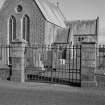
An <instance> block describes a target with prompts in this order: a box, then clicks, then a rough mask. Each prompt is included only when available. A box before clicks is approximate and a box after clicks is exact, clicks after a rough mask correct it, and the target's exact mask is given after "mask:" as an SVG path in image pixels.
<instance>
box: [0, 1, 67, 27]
mask: <svg viewBox="0 0 105 105" xmlns="http://www.w3.org/2000/svg"><path fill="white" fill-rule="evenodd" d="M5 1H7V0H0V9H1V8H2V7H3V4H4V3H5ZM34 1H35V2H36V4H37V5H38V7H39V8H40V10H41V12H42V14H43V15H44V17H45V18H46V20H47V21H49V22H51V23H53V24H55V25H57V26H59V27H62V28H66V25H65V23H64V21H65V18H64V16H63V14H62V12H61V11H60V9H59V8H58V7H57V6H55V5H54V4H53V3H50V2H49V1H48V0H34Z"/></svg>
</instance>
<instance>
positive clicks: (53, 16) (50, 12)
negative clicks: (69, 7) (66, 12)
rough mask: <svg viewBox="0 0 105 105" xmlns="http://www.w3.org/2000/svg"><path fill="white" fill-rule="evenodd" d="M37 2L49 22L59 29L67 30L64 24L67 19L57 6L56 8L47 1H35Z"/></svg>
mask: <svg viewBox="0 0 105 105" xmlns="http://www.w3.org/2000/svg"><path fill="white" fill-rule="evenodd" d="M35 1H36V3H37V5H38V6H39V8H40V10H41V11H42V13H43V15H44V17H45V18H46V20H47V21H49V22H51V23H53V24H55V25H57V26H59V27H62V28H66V25H65V22H64V21H65V18H64V16H63V14H62V12H61V10H60V9H59V8H58V7H57V6H55V5H54V4H53V3H50V2H49V1H47V0H35Z"/></svg>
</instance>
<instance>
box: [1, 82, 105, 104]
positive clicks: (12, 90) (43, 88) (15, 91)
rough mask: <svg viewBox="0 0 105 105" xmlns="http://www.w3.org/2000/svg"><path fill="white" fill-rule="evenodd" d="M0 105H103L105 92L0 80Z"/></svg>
mask: <svg viewBox="0 0 105 105" xmlns="http://www.w3.org/2000/svg"><path fill="white" fill-rule="evenodd" d="M0 105H105V91H104V90H99V89H84V88H77V87H69V86H64V85H54V84H53V85H52V84H40V83H29V84H27V83H24V84H19V83H13V82H7V81H2V80H0Z"/></svg>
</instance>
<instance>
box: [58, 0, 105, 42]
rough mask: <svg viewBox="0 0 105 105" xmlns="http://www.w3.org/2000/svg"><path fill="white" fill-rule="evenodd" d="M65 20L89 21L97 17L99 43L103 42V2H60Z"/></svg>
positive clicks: (92, 0) (104, 33)
mask: <svg viewBox="0 0 105 105" xmlns="http://www.w3.org/2000/svg"><path fill="white" fill-rule="evenodd" d="M59 7H60V9H61V10H62V12H63V14H64V16H65V17H66V18H67V20H70V21H72V20H87V19H89V20H91V19H96V18H97V17H99V42H100V43H101V42H102V43H103V42H105V0H61V3H60V5H59Z"/></svg>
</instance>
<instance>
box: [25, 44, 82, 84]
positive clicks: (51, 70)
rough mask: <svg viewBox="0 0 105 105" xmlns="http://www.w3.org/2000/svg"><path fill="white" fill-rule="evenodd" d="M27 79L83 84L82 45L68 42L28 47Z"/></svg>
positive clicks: (26, 57) (31, 80) (26, 52)
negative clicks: (68, 43)
mask: <svg viewBox="0 0 105 105" xmlns="http://www.w3.org/2000/svg"><path fill="white" fill-rule="evenodd" d="M25 61H26V63H25V64H26V65H25V80H26V81H27V82H49V83H56V84H66V85H74V86H81V47H80V46H72V47H71V46H69V45H67V44H56V45H53V46H37V47H36V46H34V47H30V46H29V47H27V48H26V51H25Z"/></svg>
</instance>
